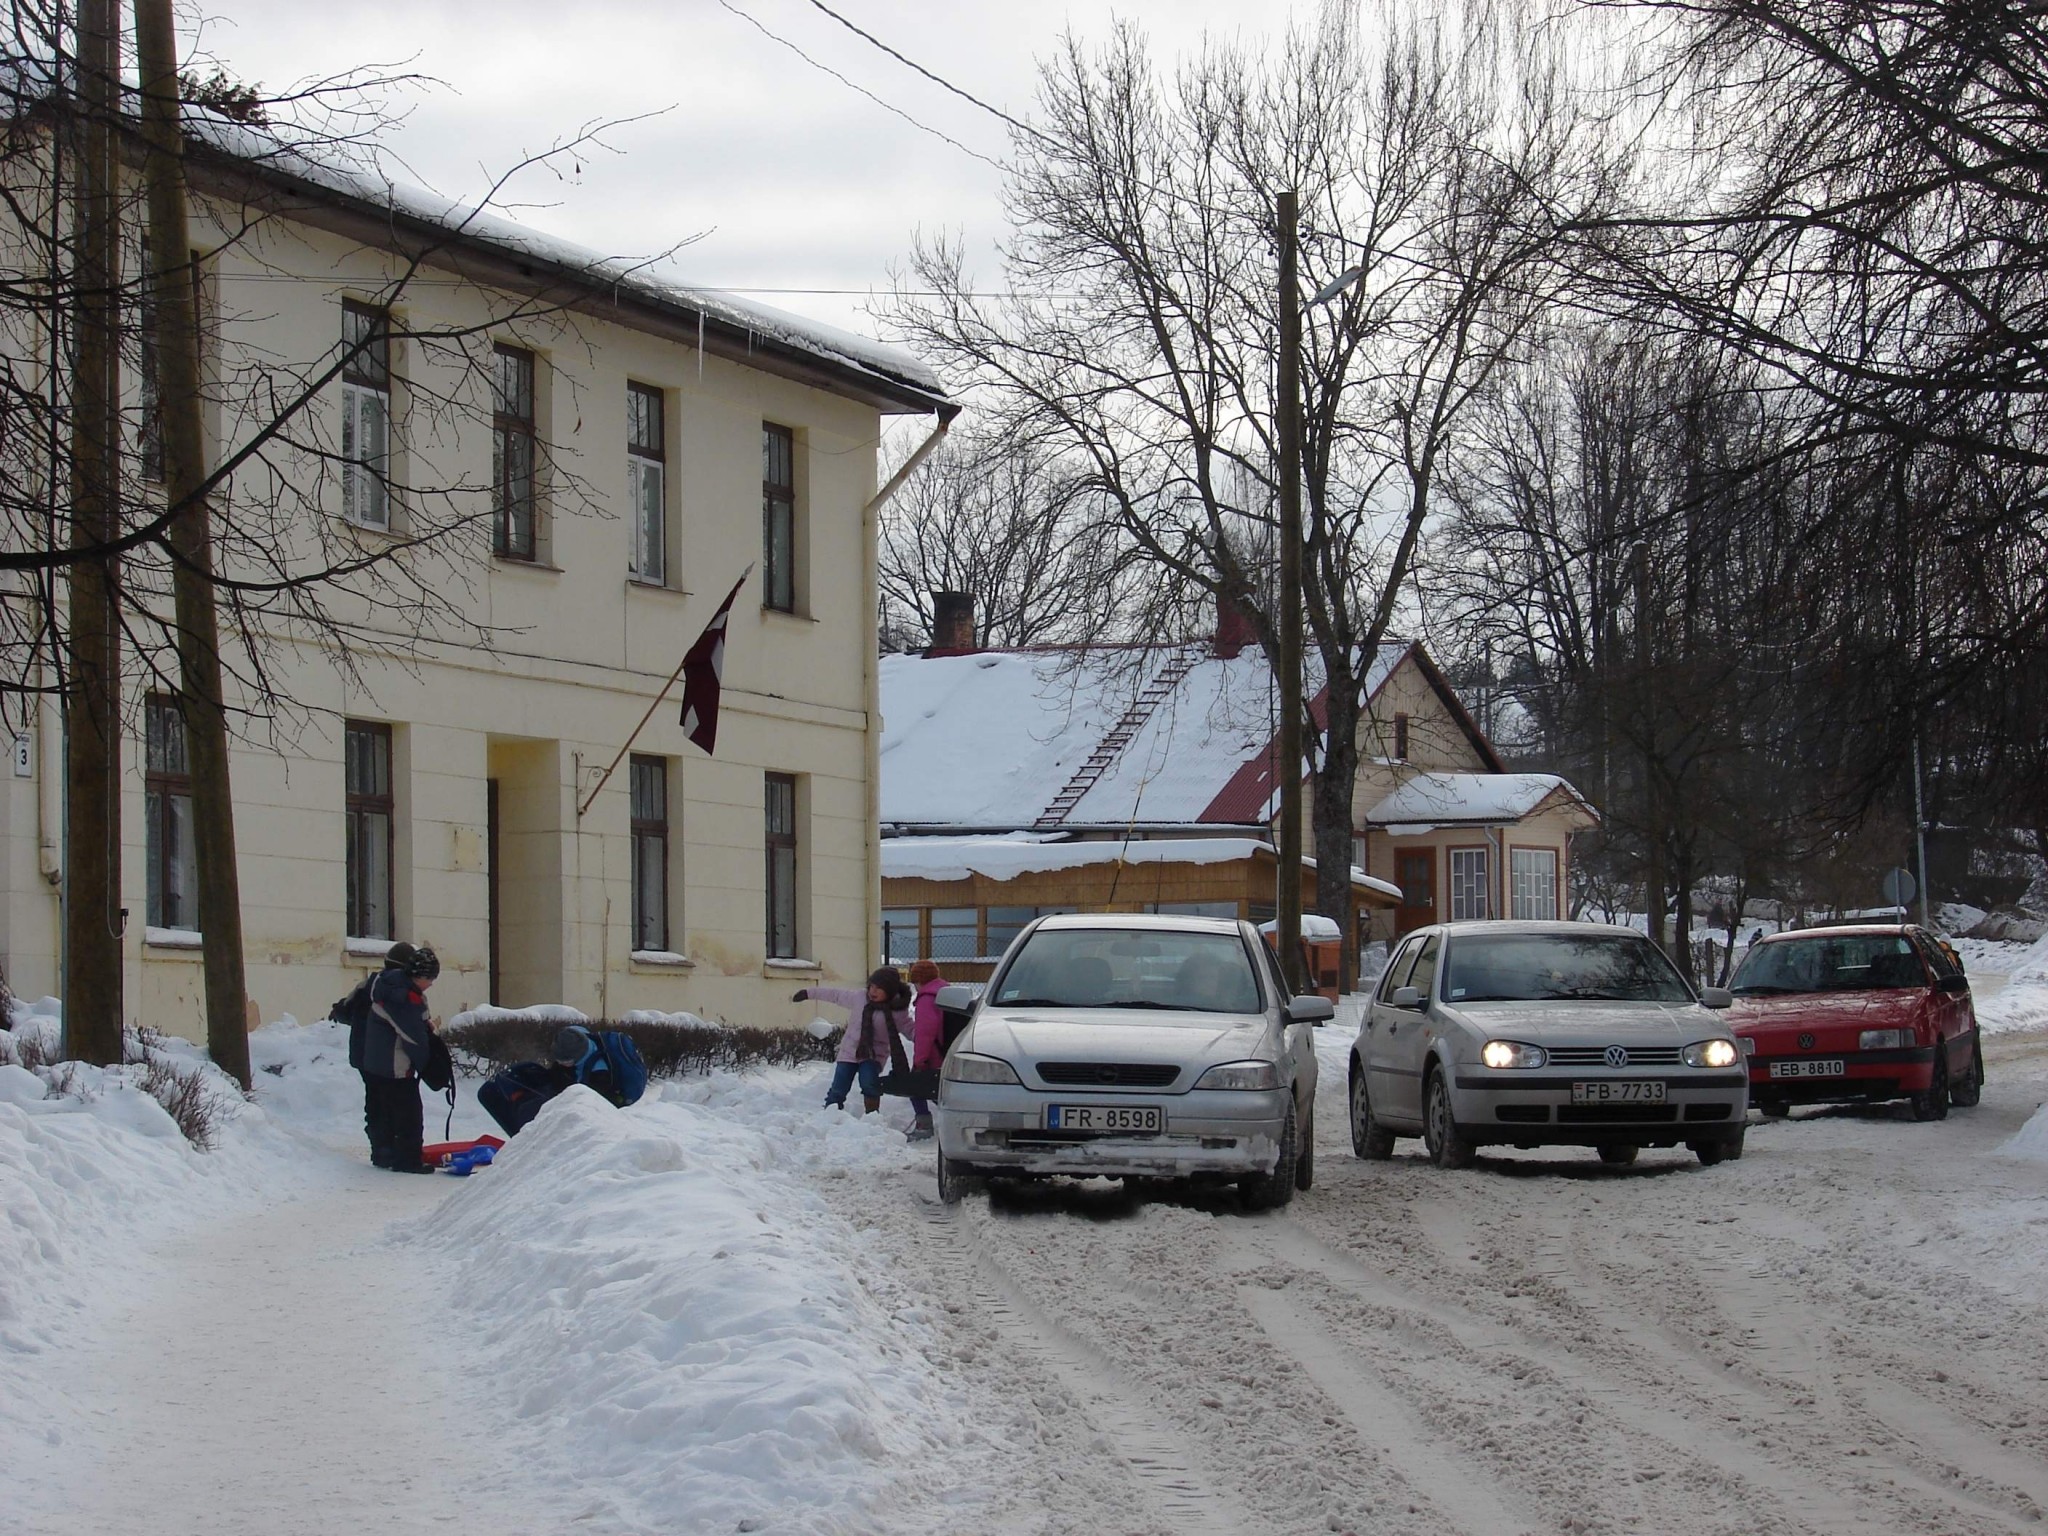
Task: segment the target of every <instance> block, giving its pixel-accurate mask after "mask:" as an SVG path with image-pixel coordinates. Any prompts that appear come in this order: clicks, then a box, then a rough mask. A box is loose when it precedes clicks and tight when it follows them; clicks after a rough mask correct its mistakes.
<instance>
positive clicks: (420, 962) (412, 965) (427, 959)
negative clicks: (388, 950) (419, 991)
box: [387, 944, 441, 981]
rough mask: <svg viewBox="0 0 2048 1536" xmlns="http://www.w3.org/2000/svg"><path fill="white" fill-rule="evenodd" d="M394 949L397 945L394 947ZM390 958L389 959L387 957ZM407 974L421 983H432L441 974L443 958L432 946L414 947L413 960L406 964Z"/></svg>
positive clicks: (418, 945)
mask: <svg viewBox="0 0 2048 1536" xmlns="http://www.w3.org/2000/svg"><path fill="white" fill-rule="evenodd" d="M392 947H393V948H394V949H395V948H397V947H398V946H397V945H393V946H392ZM387 958H388V957H387ZM405 974H406V975H408V976H411V977H414V978H416V979H418V980H420V981H432V980H433V979H434V978H435V977H436V976H438V975H440V974H441V957H440V956H439V955H437V954H435V953H434V946H433V945H431V944H416V945H414V946H413V950H412V958H411V959H410V960H408V961H406V963H405Z"/></svg>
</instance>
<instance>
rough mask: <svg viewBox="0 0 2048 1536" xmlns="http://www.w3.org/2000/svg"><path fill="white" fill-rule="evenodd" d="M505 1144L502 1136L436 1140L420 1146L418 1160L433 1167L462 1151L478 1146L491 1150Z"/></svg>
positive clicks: (472, 1149) (459, 1154)
mask: <svg viewBox="0 0 2048 1536" xmlns="http://www.w3.org/2000/svg"><path fill="white" fill-rule="evenodd" d="M504 1145H505V1138H504V1137H502V1136H478V1137H475V1138H474V1139H472V1140H469V1141H437V1142H435V1143H433V1144H432V1145H431V1146H425V1147H421V1148H420V1161H421V1162H423V1163H427V1164H429V1165H430V1166H433V1167H436V1168H438V1167H440V1166H441V1165H442V1164H443V1163H446V1162H447V1161H448V1160H449V1159H450V1158H454V1157H459V1156H461V1155H462V1154H463V1153H464V1152H474V1151H475V1150H476V1149H477V1148H478V1147H489V1148H490V1149H491V1150H492V1151H493V1152H495V1151H497V1150H498V1149H499V1148H500V1147H502V1146H504Z"/></svg>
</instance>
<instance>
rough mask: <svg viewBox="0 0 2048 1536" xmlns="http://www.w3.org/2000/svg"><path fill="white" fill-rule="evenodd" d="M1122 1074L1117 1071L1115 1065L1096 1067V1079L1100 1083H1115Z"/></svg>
mask: <svg viewBox="0 0 2048 1536" xmlns="http://www.w3.org/2000/svg"><path fill="white" fill-rule="evenodd" d="M1122 1076H1123V1074H1122V1073H1121V1072H1119V1071H1117V1069H1116V1068H1115V1067H1097V1068H1096V1069H1095V1081H1097V1082H1098V1083H1114V1082H1115V1081H1116V1080H1117V1079H1118V1078H1119V1077H1122Z"/></svg>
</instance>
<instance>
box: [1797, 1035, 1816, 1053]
mask: <svg viewBox="0 0 2048 1536" xmlns="http://www.w3.org/2000/svg"><path fill="white" fill-rule="evenodd" d="M1799 1049H1801V1050H1802V1051H1810V1050H1812V1049H1813V1036H1811V1035H1801V1036H1800V1037H1799Z"/></svg>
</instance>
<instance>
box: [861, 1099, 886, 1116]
mask: <svg viewBox="0 0 2048 1536" xmlns="http://www.w3.org/2000/svg"><path fill="white" fill-rule="evenodd" d="M860 1107H861V1109H862V1111H863V1112H864V1113H866V1114H870V1115H879V1114H880V1113H881V1112H882V1100H881V1097H880V1095H872V1096H871V1095H868V1094H862V1095H861V1100H860Z"/></svg>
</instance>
